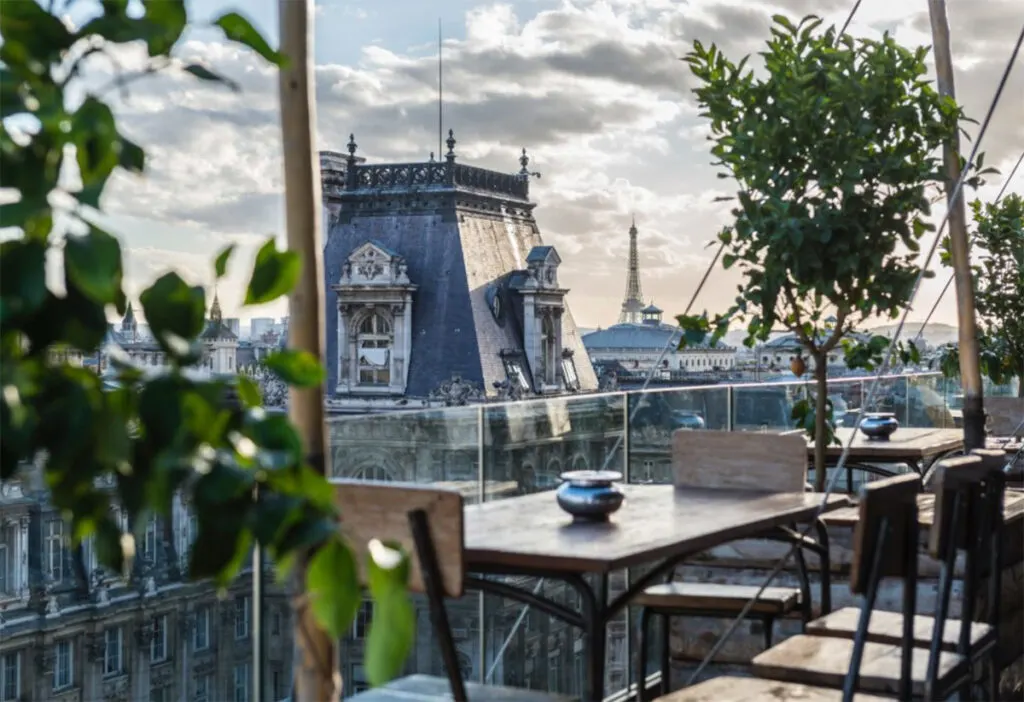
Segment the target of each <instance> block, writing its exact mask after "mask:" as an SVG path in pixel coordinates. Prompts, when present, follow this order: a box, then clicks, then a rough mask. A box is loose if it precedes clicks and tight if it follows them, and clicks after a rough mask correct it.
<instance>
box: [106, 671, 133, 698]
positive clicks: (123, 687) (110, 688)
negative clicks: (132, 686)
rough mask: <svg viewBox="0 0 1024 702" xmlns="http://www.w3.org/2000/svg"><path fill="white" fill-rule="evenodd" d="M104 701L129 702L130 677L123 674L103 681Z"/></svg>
mask: <svg viewBox="0 0 1024 702" xmlns="http://www.w3.org/2000/svg"><path fill="white" fill-rule="evenodd" d="M103 701H104V702H128V678H127V677H125V676H121V677H119V678H116V679H114V680H106V681H104V682H103Z"/></svg>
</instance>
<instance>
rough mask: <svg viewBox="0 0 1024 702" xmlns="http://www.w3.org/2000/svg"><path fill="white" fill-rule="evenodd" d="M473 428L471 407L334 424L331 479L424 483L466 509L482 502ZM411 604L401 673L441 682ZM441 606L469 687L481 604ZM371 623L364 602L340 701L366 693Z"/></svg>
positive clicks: (348, 641)
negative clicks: (411, 628)
mask: <svg viewBox="0 0 1024 702" xmlns="http://www.w3.org/2000/svg"><path fill="white" fill-rule="evenodd" d="M478 428H479V410H478V409H477V408H476V407H450V408H445V409H436V410H423V411H410V412H392V413H390V414H367V415H358V416H355V415H354V416H341V417H332V418H331V419H330V420H329V426H328V436H329V440H330V451H331V454H330V455H331V459H330V464H329V467H328V469H329V472H330V475H331V476H332V477H339V478H354V479H361V480H384V481H397V482H411V483H425V484H432V485H437V486H440V487H447V488H451V489H456V490H458V491H460V492H461V493H462V495H463V497H464V499H465V500H466V503H467V504H472V503H475V502H477V501H478V500H479V497H480V480H479V477H480V469H479V462H478V455H479V430H478ZM414 600H415V602H416V607H417V610H418V622H419V625H418V627H417V630H416V636H417V641H416V644H415V645H414V646H413V649H412V654H411V655H410V656H409V660H408V663H407V665H406V671H407V672H410V673H411V672H417V673H426V674H430V675H442V676H443V675H444V674H445V670H444V665H443V662H442V660H441V655H440V652H439V649H438V647H437V646H436V644H435V640H436V639H435V636H434V632H433V629H432V628H431V626H430V619H429V616H428V609H427V603H426V599H424V598H423V597H421V596H416V597H415V598H414ZM447 605H448V616H449V619H450V622H451V627H452V632H453V634H454V635H455V645H456V648H457V651H458V655H459V659H460V662H461V665H462V669H463V673H464V675H465V677H466V678H467V679H469V680H473V679H477V678H478V677H479V676H480V670H479V668H480V666H479V660H480V638H479V637H480V611H479V610H480V606H479V597H478V596H477V595H476V594H475V593H469V594H467V595H466V596H465V597H463V598H462V599H460V600H449V601H448V603H447ZM279 611H280V612H282V613H283V614H284V616H287V614H288V612H289V611H290V610H289V608H288V607H287V606H286V603H285V601H284V600H282V601H281V606H280V608H279ZM371 619H372V608H371V607H370V604H369V602H368V601H367V602H365V603H364V605H363V608H362V610H361V611H360V612H359V614H358V615H357V617H356V622H355V624H354V625H353V628H352V631H351V632H350V633H349V634H348V635H347V636H345V637H344V638H343V640H342V641H341V646H340V649H341V651H340V655H341V666H342V667H341V670H342V673H343V676H344V677H345V680H346V684H345V696H346V697H349V696H352V695H354V694H356V693H357V692H359V691H362V690H365V689H366V687H367V685H368V683H367V681H366V675H365V673H364V671H363V651H364V649H365V646H366V635H367V634H368V633H369V625H370V621H371ZM264 621H267V620H266V619H265V620H264ZM284 626H285V629H284V634H285V639H284V640H286V641H290V639H291V628H290V623H286V624H284ZM285 670H288V669H287V668H286V669H285Z"/></svg>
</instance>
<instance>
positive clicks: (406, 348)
mask: <svg viewBox="0 0 1024 702" xmlns="http://www.w3.org/2000/svg"><path fill="white" fill-rule="evenodd" d="M331 288H332V289H333V290H334V291H335V292H336V293H337V294H338V317H337V320H338V323H337V324H338V326H337V331H338V346H337V350H338V354H337V357H336V363H337V366H336V368H337V385H336V386H335V389H334V391H335V393H338V394H370V395H402V394H404V393H405V387H406V381H407V378H408V372H409V358H410V355H411V352H412V298H413V294H414V293H415V291H416V286H415V285H414V284H413V283H412V282H411V281H410V280H409V271H408V266H407V265H406V263H405V259H404V258H402V257H401V256H400V255H398V254H397V253H396V252H394V251H391V250H390V249H388V248H387V247H385V246H382V245H380V244H378V243H375V242H372V241H368V242H365V243H364V244H362V245H360V246H357V247H356V249H355V250H354V251H353V252H352V253H351V254H350V255H349V256H348V257H347V258H346V260H345V263H344V264H343V266H342V275H341V279H340V280H339V281H338V284H337V285H332V286H331Z"/></svg>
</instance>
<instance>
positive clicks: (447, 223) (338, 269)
mask: <svg viewBox="0 0 1024 702" xmlns="http://www.w3.org/2000/svg"><path fill="white" fill-rule="evenodd" d="M477 170H479V169H477ZM495 175H499V176H500V175H502V174H495ZM413 189H414V188H412V187H410V188H409V190H410V191H412V190H413ZM388 192H393V189H392V190H389V191H388ZM379 195H380V193H379V192H376V191H371V190H353V191H349V192H347V193H345V195H344V197H343V198H342V200H341V214H340V215H339V217H338V219H337V221H336V223H335V224H334V226H333V227H332V228H331V229H330V231H329V232H328V235H327V243H326V246H325V247H324V276H325V278H326V281H325V282H326V286H325V289H326V309H328V310H337V303H338V299H337V293H336V292H335V291H334V290H332V289H331V286H332V285H336V284H337V283H338V282H339V280H340V279H341V274H342V267H343V265H344V263H345V261H346V259H347V258H348V257H349V256H350V255H351V254H352V252H353V251H355V250H356V249H357V248H358V247H359V246H361V245H362V244H364V243H366V242H368V241H371V242H373V243H375V244H376V245H377V246H379V247H381V248H386V249H387V250H388V251H389V252H392V253H393V254H394V255H399V256H401V257H402V258H404V259H405V262H406V265H407V267H408V269H407V272H408V276H409V279H410V280H411V281H412V283H414V284H415V285H417V286H418V288H417V290H416V292H415V293H414V295H413V312H412V352H411V356H410V358H409V369H408V385H407V387H406V396H407V397H429V396H430V394H431V392H432V391H434V390H436V389H437V388H438V387H439V386H440V385H441V383H443V382H446V381H449V380H451V378H452V376H453V375H458V376H460V377H461V378H462V379H463V380H464V381H468V382H470V383H473V384H475V385H476V386H477V387H478V388H479V389H480V390H482V391H484V392H485V393H487V394H488V395H492V396H493V395H494V394H495V392H496V391H495V388H494V383H495V382H501V381H504V380H506V378H507V375H506V372H505V367H504V363H503V361H502V357H501V354H502V352H503V351H517V352H522V350H523V344H522V339H521V338H520V336H521V331H520V329H519V325H518V323H517V322H516V320H515V314H514V310H513V307H514V305H513V304H512V303H513V300H511V299H509V297H510V296H509V294H508V290H507V288H508V285H509V284H510V282H511V280H510V279H516V280H518V279H519V278H520V277H522V276H523V274H522V273H519V271H522V269H524V268H525V267H526V263H527V261H526V260H524V259H523V258H522V257H523V256H527V255H529V253H530V252H531V250H533V254H534V256H537V255H543V256H546V255H547V254H546V252H545V251H544V250H545V249H547V250H548V251H549V250H550V247H544V244H543V242H542V241H541V238H540V232H539V230H538V229H537V224H536V222H535V221H534V220H533V217H532V216H528V215H527V216H524V215H522V213H521V211H522V209H523V205H522V203H521V202H518V203H517V202H516V200H515V198H511V197H510V198H505V196H503V195H502V194H500V193H496V194H488V193H483V194H482V193H476V194H475V197H476V201H477V202H480V201H484V202H487V201H488V200H490V202H491V203H492V204H491V205H488V206H491V207H493V211H491V212H481V211H480V210H478V209H473V208H470V207H463V206H462V205H461V204H460V205H456V201H455V198H450V199H446V200H445V201H444V204H443V205H440V206H439V205H438V204H437V203H438V201H433V202H432V204H429V205H427V204H419V202H418V201H411V202H409V201H406V202H403V205H402V207H401V208H396V209H395V210H393V211H386V210H385V211H382V210H381V209H380V207H377V208H376V209H374V207H373V206H370V203H372V201H373V199H374V198H375V197H378V196H379ZM506 199H507V201H508V202H509V203H511V204H513V205H514V206H515V207H517V208H518V209H519V211H520V215H519V216H515V217H513V216H508V215H504V214H500V213H501V212H502V208H501V206H500V205H501V203H503V202H504V201H505V200H506ZM378 202H379V200H378ZM535 247H541V248H540V250H539V251H541V252H544V253H543V254H540V253H539V252H538V250H537V249H535ZM510 273H511V274H512V275H511V276H509V274H510ZM495 286H497V287H498V288H499V289H500V294H501V295H502V303H503V308H504V313H503V320H502V321H498V320H495V318H494V316H493V314H492V313H491V308H490V305H489V304H488V301H489V300H488V290H493V289H494V288H495ZM337 326H338V315H337V314H328V315H327V334H326V336H327V349H326V358H327V374H328V377H327V389H328V390H327V392H328V394H330V395H333V390H334V387H335V386H336V385H337V382H338V379H337V374H338V367H337V358H338V334H337V331H338V329H337ZM562 344H563V348H567V349H572V350H573V351H574V360H575V364H576V372H577V376H578V378H579V381H580V385H581V389H583V390H595V389H597V376H596V375H595V374H594V370H593V368H592V367H591V365H590V363H589V360H588V357H587V354H586V350H585V348H584V347H583V344H582V342H581V339H580V336H579V334H578V333H577V331H576V325H575V322H574V321H573V317H572V314H571V312H569V310H568V305H567V306H566V310H565V313H564V314H563V317H562Z"/></svg>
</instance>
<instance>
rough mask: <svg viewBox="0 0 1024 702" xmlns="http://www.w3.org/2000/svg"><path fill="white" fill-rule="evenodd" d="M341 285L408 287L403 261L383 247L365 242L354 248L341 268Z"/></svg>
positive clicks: (407, 276) (405, 267) (400, 257)
mask: <svg viewBox="0 0 1024 702" xmlns="http://www.w3.org/2000/svg"><path fill="white" fill-rule="evenodd" d="M339 282H340V283H341V285H359V286H365V285H372V286H381V287H386V286H395V285H409V283H410V281H409V275H408V266H407V265H406V263H405V259H404V258H403V257H402V256H400V255H398V254H397V253H395V252H394V251H391V250H390V249H388V248H387V247H385V246H382V245H381V244H378V243H376V242H373V241H367V242H364V243H362V244H360V245H359V246H357V247H356V248H355V250H354V251H353V252H352V253H351V254H349V256H348V258H347V259H346V260H345V265H344V266H343V267H342V273H341V280H340V281H339Z"/></svg>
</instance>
